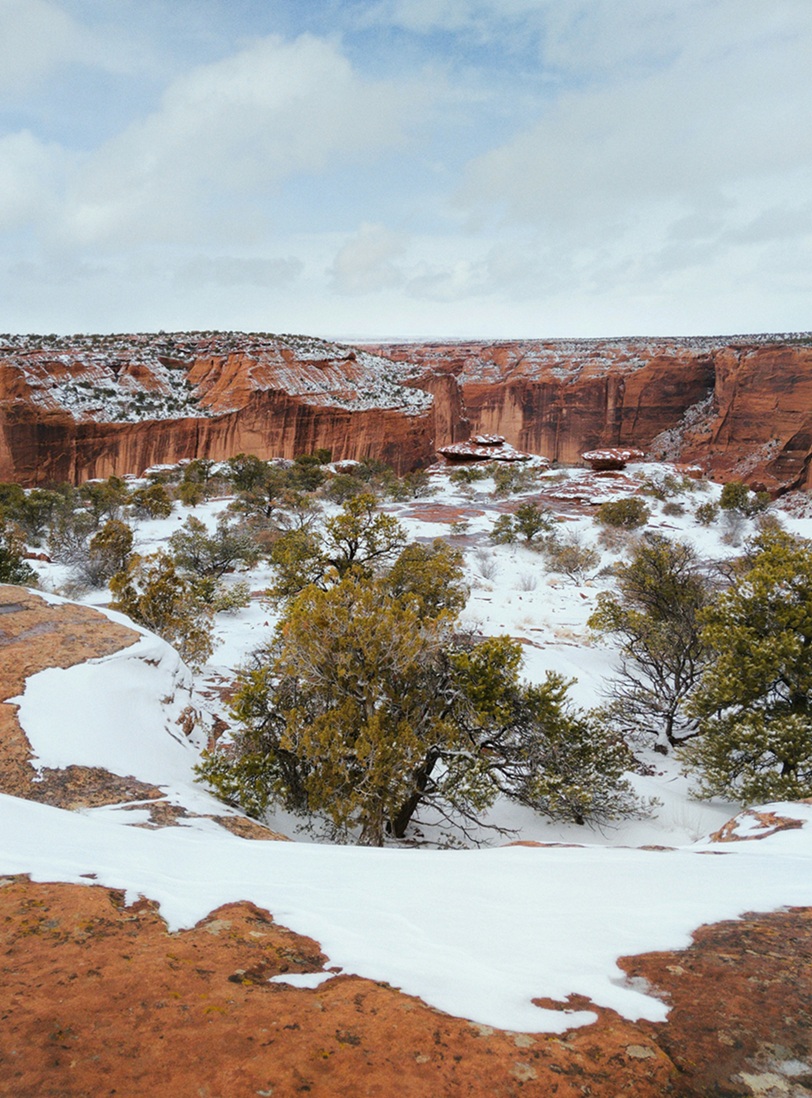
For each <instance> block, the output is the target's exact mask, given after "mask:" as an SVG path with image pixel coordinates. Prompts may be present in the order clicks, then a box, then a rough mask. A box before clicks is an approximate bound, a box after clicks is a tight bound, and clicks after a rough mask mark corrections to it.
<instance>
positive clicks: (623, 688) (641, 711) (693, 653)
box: [588, 535, 709, 745]
mask: <svg viewBox="0 0 812 1098" xmlns="http://www.w3.org/2000/svg"><path fill="white" fill-rule="evenodd" d="M615 576H616V578H617V586H618V593H617V595H614V594H610V593H608V592H605V591H603V592H601V593H600V594H599V595H598V605H597V609H596V610H595V611H594V612H593V614H592V616H591V617H590V619H589V623H588V624H589V627H590V628H591V629H593V630H595V631H596V632H597V633H603V634H608V635H610V636H614V637H616V638H617V640H618V641H619V643H620V651H621V666H620V671H619V673H618V676H617V678H616V679H615V681H614V683H613V685H612V697H613V703H612V706H611V708H610V714H611V716H612V717H613V718H614V719H615V720H616V721H617V722H618V723H619V724H620V725H621V727H623V728H624V729H627V730H629V729H630V730H635V731H638V732H639V731H648V730H652V731H654V732H655V733H656V732H657V731H658V730H661V731H662V732H663V733H664V734H665V736H666V739H667V740H668V742H669V743H670V744H672V745H673V744H675V743H677V742H678V741H680V740H682V739H684V738H685V737H687V736H689V735H691V734H692V732H693V731H694V728H693V725H692V723H691V722H690V721H688V720H687V719H686V718H685V716H684V712H683V710H684V706H685V703H686V701H687V699H688V697H689V696H690V694H691V691H692V690H693V689H694V687H695V685H696V683H697V682H698V680H699V676H700V674H701V672H702V668H703V667H704V663H705V659H706V651H705V646H704V644H703V643H702V641H701V639H700V614H701V611H702V609H703V607H704V606H705V605H706V604H707V602H708V599H709V590H708V582H707V580H706V579H705V577H704V575H703V574H702V572H701V570H700V567H699V561H698V559H697V557H696V554H695V553H694V551H693V549H691V548H690V546H688V545H682V544H680V543H679V542H676V541H670V540H669V539H667V538H664V537H660V536H655V535H650V536H649V537H647V538H646V540H645V541H643V542H642V543H641V544H640V545H639V546H638V547H637V549H636V550H635V552H634V554H633V556H632V558H631V560H630V561H628V563H625V564H619V565H617V566H616V568H615Z"/></svg>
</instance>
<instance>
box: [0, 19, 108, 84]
mask: <svg viewBox="0 0 812 1098" xmlns="http://www.w3.org/2000/svg"><path fill="white" fill-rule="evenodd" d="M89 55H90V49H89V43H88V41H87V38H86V35H85V33H84V32H83V30H82V28H81V26H80V25H79V24H78V23H76V21H75V20H73V19H72V18H71V17H70V16H69V15H67V14H66V13H65V12H64V11H62V10H61V8H60V7H59V6H58V5H57V4H53V3H50V2H49V0H0V89H3V90H7V89H14V90H22V89H24V88H26V87H28V86H30V85H31V84H33V83H35V82H36V81H37V80H38V79H39V78H40V77H41V76H42V75H44V74H45V73H47V72H49V71H50V70H51V69H52V68H53V67H54V66H55V65H58V64H61V63H63V62H65V61H73V60H85V59H87V58H88V57H89Z"/></svg>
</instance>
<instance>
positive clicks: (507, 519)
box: [490, 501, 556, 545]
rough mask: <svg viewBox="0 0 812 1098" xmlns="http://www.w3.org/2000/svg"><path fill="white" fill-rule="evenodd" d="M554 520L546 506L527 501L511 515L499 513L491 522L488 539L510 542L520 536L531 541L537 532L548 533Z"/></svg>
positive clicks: (497, 541)
mask: <svg viewBox="0 0 812 1098" xmlns="http://www.w3.org/2000/svg"><path fill="white" fill-rule="evenodd" d="M555 527H556V522H555V519H554V518H553V514H552V512H551V511H550V510H549V508H547V507H540V506H539V505H538V504H537V503H534V502H532V501H528V502H527V503H522V504H520V505H519V506H518V507H517V508H516V510H515V511H514V512H513V514H511V515H500V516H499V518H498V519H497V520H496V522H495V523H494V524H493V529H492V530H491V533H490V539H491V541H493V542H496V543H497V544H503V545H504V544H510V543H511V542H514V541H516V539H517V538H519V537H522V538H524V540H525V541H526V542H528V543H529V542H531V541H533V539H534V538H535V537H537V536H538V535H539V534H550V533H552V531H553V530H555Z"/></svg>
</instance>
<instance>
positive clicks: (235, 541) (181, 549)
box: [168, 515, 259, 578]
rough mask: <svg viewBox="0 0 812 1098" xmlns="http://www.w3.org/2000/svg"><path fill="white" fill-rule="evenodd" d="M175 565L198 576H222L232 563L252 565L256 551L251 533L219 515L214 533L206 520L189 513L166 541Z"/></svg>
mask: <svg viewBox="0 0 812 1098" xmlns="http://www.w3.org/2000/svg"><path fill="white" fill-rule="evenodd" d="M168 545H169V549H170V552H171V554H172V557H173V558H174V560H175V564H176V565H177V566H178V568H180V569H181V571H184V572H192V573H194V574H195V575H197V576H213V577H215V578H217V577H219V576H223V575H225V573H226V572H229V571H231V570H233V568H234V567H235V565H237V564H244V565H249V566H250V565H252V564H255V563H256V562H257V559H258V557H259V551H258V549H257V546H256V544H255V542H254V539H253V538H252V536H251V534H250V532H249V531H248V530H247V529H246V528H245V527H244V526H240V525H235V524H233V523H231V522H229V520H228V519H227V518H226V517H225V516H223V515H221V516H220V518H219V519H218V520H217V525H216V527H215V530H214V532H213V533H211V534H210V533H209V531H208V528H207V527H206V525H205V523H203V522H201V521H200V519H197V518H195V517H194V516H190V517H189V518H188V519H187V520H186V522H185V523H184V524H183V526H182V527H181V528H180V530H176V531H175V533H174V534H172V535H171V537H170V538H169V541H168Z"/></svg>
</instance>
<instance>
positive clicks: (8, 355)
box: [0, 335, 434, 485]
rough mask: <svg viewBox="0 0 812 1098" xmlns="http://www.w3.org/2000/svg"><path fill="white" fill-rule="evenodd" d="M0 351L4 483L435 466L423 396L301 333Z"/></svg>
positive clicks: (20, 346) (382, 365)
mask: <svg viewBox="0 0 812 1098" xmlns="http://www.w3.org/2000/svg"><path fill="white" fill-rule="evenodd" d="M16 343H17V345H16V346H13V345H12V346H6V347H4V348H0V479H2V480H17V481H19V482H20V483H23V484H26V485H32V484H42V483H46V482H48V481H54V480H70V481H73V482H76V483H78V482H80V481H82V480H86V479H88V478H91V477H105V476H109V475H110V474H112V473H116V474H123V473H140V472H142V471H143V470H144V469H146V468H148V467H149V466H151V465H155V464H162V463H175V462H177V461H179V460H180V459H182V458H191V457H195V456H200V457H211V458H215V459H222V458H226V457H230V456H232V455H234V454H236V453H241V452H244V453H252V454H256V455H258V456H260V457H271V456H280V457H294V456H296V455H297V454H302V453H310V452H311V451H312V450H314V449H317V448H320V447H324V448H327V449H329V450H332V452H333V457H334V458H335V459H336V460H339V459H346V458H355V459H358V458H362V457H365V456H372V457H376V458H380V459H382V460H384V461H386V462H388V463H389V464H391V465H392V466H394V468H395V469H397V470H398V471H400V472H405V471H407V470H409V469H412V468H415V467H416V466H418V465H421V464H426V463H427V462H429V461H431V460H433V456H434V412H433V402H432V400H431V397H430V396H428V394H425V393H423V392H421V391H419V390H415V389H414V388H404V387H402V386H400V385H399V384H398V383H397V379H396V378H395V377H393V372H392V364H391V363H390V362H388V361H387V360H383V359H379V358H377V357H375V356H373V355H370V354H368V353H366V352H363V351H355V350H354V349H352V348H349V347H339V346H337V345H335V344H325V343H322V342H321V341H318V340H310V339H306V338H297V337H263V338H260V337H250V338H249V337H245V336H235V335H213V336H208V335H207V336H202V335H183V336H129V337H95V338H94V337H84V338H76V339H74V340H73V341H71V340H63V341H59V343H58V344H57V345H56V346H53V345H49V346H42V345H41V344H40V343H39V342H38V341H37V340H36V338H35V337H21V338H19V339H18V340H17V341H16Z"/></svg>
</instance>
